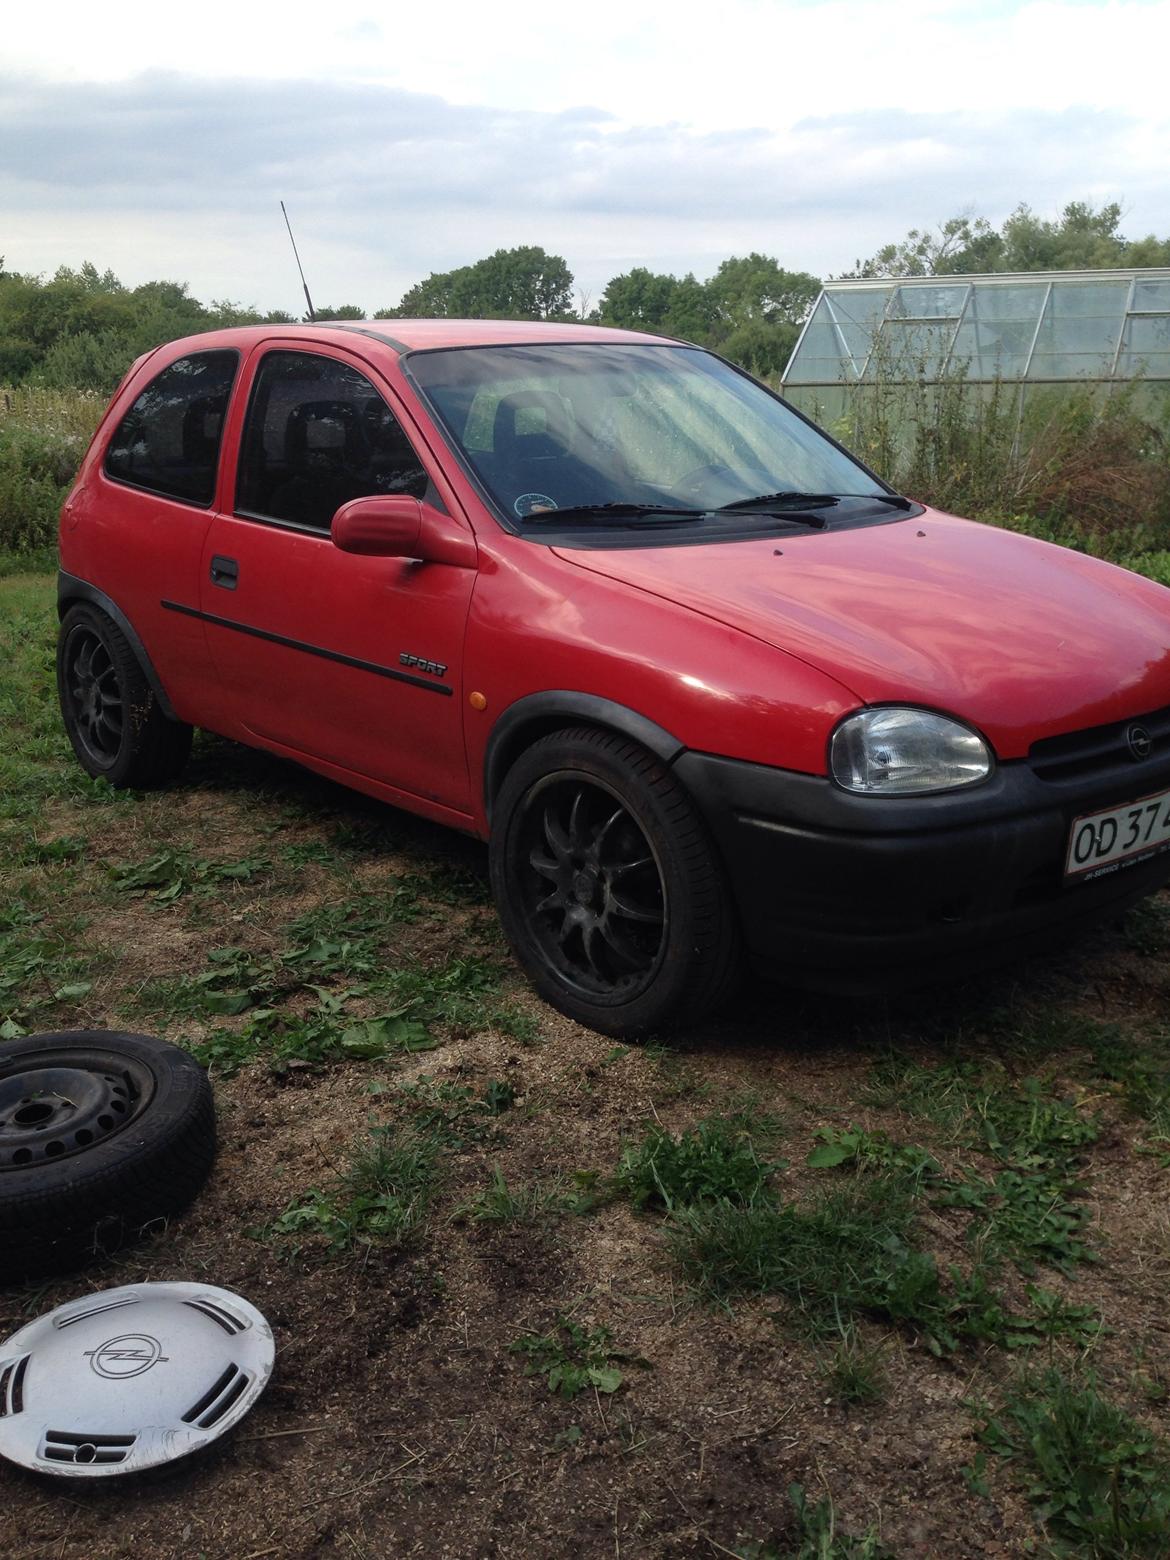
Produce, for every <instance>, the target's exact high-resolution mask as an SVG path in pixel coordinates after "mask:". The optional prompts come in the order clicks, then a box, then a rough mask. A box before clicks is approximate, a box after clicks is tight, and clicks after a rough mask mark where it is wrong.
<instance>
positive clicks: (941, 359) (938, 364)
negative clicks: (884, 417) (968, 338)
mask: <svg viewBox="0 0 1170 1560" xmlns="http://www.w3.org/2000/svg"><path fill="white" fill-rule="evenodd" d="M954 334H955V321H954V320H953V319H942V320H938V321H934V320H886V322H885V324H884V325H883V326H882V328H881V334H880V335H879V337H878V344H877V346H876V348H875V349H874V351H873V353H872V355H871V357H870V360H869V363H868V364H867V365H866V370H865V377H866V378H867V379H876V378H879V377H880V378H893V379H896V380H900V379H937V378H938V377H939V375H940V374H941V373H942V371H943V369H944V368H945V367H946V361H947V356H948V354H949V352H950V350H951V341H952V340H953V338H954Z"/></svg>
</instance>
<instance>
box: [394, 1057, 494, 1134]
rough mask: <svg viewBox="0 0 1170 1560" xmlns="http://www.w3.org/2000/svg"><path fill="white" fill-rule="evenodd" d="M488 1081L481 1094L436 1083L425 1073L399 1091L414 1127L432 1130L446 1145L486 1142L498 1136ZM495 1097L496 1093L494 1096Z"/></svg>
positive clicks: (455, 1086)
mask: <svg viewBox="0 0 1170 1560" xmlns="http://www.w3.org/2000/svg"><path fill="white" fill-rule="evenodd" d="M493 1087H496V1088H498V1087H500V1086H499V1085H495V1086H493V1085H492V1084H489V1085H488V1086H487V1089H486V1090H485V1091H484V1093H483V1094H482V1095H477V1094H476V1093H475V1091H474V1090H473V1089H470V1088H468V1086H467V1085H466V1084H462V1083H438V1082H436V1080H435V1079H434V1078H432V1077H431V1076H430V1075H429V1074H427V1073H424V1074H423V1076H422V1077H421V1078H419V1079H418V1081H417V1082H416V1083H411V1084H404V1085H403V1087H402V1089H401V1091H400V1093H401V1096H402V1099H403V1101H404V1103H405V1104H406V1106H407V1108H408V1110H409V1112H410V1114H411V1118H412V1119H413V1121H414V1123H415V1125H416V1127H417V1128H418V1129H419V1130H420V1131H423V1132H428V1133H433V1134H434V1135H435V1136H436V1137H438V1138H439V1139H440V1140H441V1141H442V1142H443V1143H444V1144H445V1145H446V1146H447V1147H448V1148H455V1149H462V1148H466V1147H467V1146H468V1144H471V1143H487V1142H490V1141H492V1139H494V1138H496V1137H498V1136H499V1128H498V1126H497V1125H496V1121H497V1118H498V1116H499V1114H500V1112H499V1110H498V1109H497V1108H496V1101H495V1100H493V1099H492V1098H490V1096H491V1091H492V1089H493ZM496 1099H498V1096H496Z"/></svg>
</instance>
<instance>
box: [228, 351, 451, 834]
mask: <svg viewBox="0 0 1170 1560" xmlns="http://www.w3.org/2000/svg"><path fill="white" fill-rule="evenodd" d="M370 372H371V370H370V369H369V366H368V365H366V364H364V363H361V360H360V359H354V358H350V357H349V356H348V355H347V354H345V353H344V352H343V351H341V350H335V349H333V348H327V349H317V348H315V347H312V348H303V347H301V346H300V344H298V345H297V347H296V348H295V349H294V348H293V347H292V346H291V345H289V346H284V345H269V346H267V347H263V348H261V349H260V350H259V351H258V352H257V353H256V354H255V355H254V356H253V358H252V360H251V361H250V362H249V364H248V367H247V375H248V382H247V383H246V385H245V386H244V389H245V390H246V392H247V396H248V401H247V412H246V415H245V418H244V423H243V428H242V431H241V433H240V438H239V445H238V448H239V458H238V472H237V479H236V485H235V501H234V508H233V509H232V511H231V512H230V513H226V512H225V513H222V514H217V515H215V516H214V517H213V520H212V524H211V527H210V529H209V531H208V534H207V538H206V541H205V544H204V557H203V567H202V590H201V602H200V605H201V615H202V617H203V620H204V623H205V625H206V632H207V636H208V645H209V647H210V651H211V655H212V658H213V660H214V662H215V665H216V668H217V670H218V673H219V676H220V679H221V681H222V683H223V686H224V693H225V697H227V698H229V699H230V700H231V702H232V706H233V709H234V711H235V713H236V717H237V719H238V721H239V723H240V725H241V726H242V727H243V729H244V732H245V734H246V735H249V736H254V737H256V738H258V739H259V740H260V741H261V743H263V744H264V745H265V746H268V747H273V748H276V749H279V750H282V751H285V752H287V753H289V754H291V755H292V756H295V757H298V758H303V759H306V760H308V761H311V762H313V763H314V764H315V766H316V767H327V768H328V769H329V770H330V772H332V773H335V774H336V775H337V777H338V778H340V779H347V778H349V777H351V776H352V777H354V779H355V782H360V780H362V779H365V780H373V781H376V782H378V784H379V786H381V787H388V788H391V789H392V790H393V791H395V792H397V793H400V794H401V795H402V797H403V799H404V800H406V801H407V802H408V803H412V802H413V803H416V804H417V803H421V804H422V807H423V810H425V811H430V812H442V811H444V810H451V811H454V812H456V813H459V814H466V813H468V812H469V811H470V787H469V782H468V772H467V762H466V755H465V752H464V745H463V726H462V710H461V703H462V700H461V655H462V646H463V637H464V626H465V622H466V618H467V612H468V607H469V604H470V600H471V592H472V588H473V585H474V582H475V570H474V568H471V567H458V566H456V565H454V564H449V563H435V562H420V561H419V560H417V559H408V558H375V557H366V556H356V555H353V554H347V553H343V552H341V551H340V550H339V549H338V548H336V547H334V545H333V543H332V541H331V539H330V523H331V521H332V518H333V515H334V513H335V512H336V511H337V509H338V508H339V507H340V505H341V504H343V503H345V502H347V501H348V500H349V499H353V498H359V497H364V496H367V495H373V494H407V495H411V496H414V497H416V498H419V499H423V500H425V501H427V502H429V503H431V504H432V505H434V506H435V507H436V508H439V509H443V508H444V504H443V499H442V497H441V494H440V491H439V488H438V487H437V486H436V483H435V479H434V475H433V473H432V469H431V467H430V465H429V464H428V463H429V462H430V460H431V457H430V455H429V453H428V454H427V455H426V456H425V457H424V458H420V455H419V453H418V451H417V450H416V448H415V446H414V444H413V443H412V442H411V439H410V437H409V436H408V434H407V432H406V430H405V428H404V426H403V419H402V416H401V415H400V412H401V408H400V407H398V406H397V405H394V406H392V405H391V398H392V396H391V392H390V391H389V390H388V389H386V388H382V389H379V388H378V387H376V386H375V385H374V383H373V382H372V380H371V378H370V377H369V375H370ZM446 518H447V521H448V523H449V524H450V525H451V527H452V528H453V530H455V531H458V532H461V533H463V534H464V535H466V536H467V537H470V536H471V532H470V528H469V527H468V526H467V524H466V521H464V520H463V519H462V518H461V517H457V516H455V515H454V514H451V513H450V512H449V511H447V514H446ZM420 663H421V664H420Z"/></svg>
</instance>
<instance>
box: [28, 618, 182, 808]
mask: <svg viewBox="0 0 1170 1560" xmlns="http://www.w3.org/2000/svg"><path fill="white" fill-rule="evenodd" d="M57 696H58V698H59V700H60V703H61V715H62V718H63V720H64V722H65V730H66V732H67V733H68V734H69V740H70V742H71V743H72V744H73V751H74V752H75V753H76V754H77V758H78V762H79V763H80V764H81V767H82V768H83V769H84V770H85V771H86V772H87V773H88V774H91V775H93V776H94V777H95V779H96V778H103V779H106V780H108V781H109V782H110V784H111V785H113V786H118V787H125V786H133V787H135V788H136V789H141V790H149V789H150V788H151V787H153V786H158V785H164V784H165V783H166V782H167V781H168V780H173V779H174V778H175V776H176V775H178V774H179V773H180V771H181V770H182V768H183V766H184V764H186V762H187V759H188V757H189V756H190V753H191V736H192V731H191V727H190V726H188V725H186V724H185V723H183V722H182V721H175V720H170V719H168V717H167V716H166V715H164V714H163V712H162V710H161V709H160V708H159V706H158V700H157V699H156V697H155V694H154V689H153V688H152V687H151V686H150V683H149V682H148V681H147V678H146V675H145V674H144V672H143V670H142V667H141V666H140V664H139V661H138V657H137V656H136V655H135V654H134V651H133V650H132V649H131V648H130V644H129V641H128V640H127V638H126V636H125V634H123V632H122V630H121V629H120V628H119V627H118V625H117V624H116V623H115V622H114V621H113V619H112V618H109V617H107V616H106V614H105V613H104V612H102V611H101V610H100V609H99V608H98V607H92V606H90V605H89V604H88V603H86V602H78V603H77V604H76V605H74V606H72V607H70V608H69V611H68V612H66V614H65V616H64V618H62V620H61V629H60V633H59V634H58V637H57Z"/></svg>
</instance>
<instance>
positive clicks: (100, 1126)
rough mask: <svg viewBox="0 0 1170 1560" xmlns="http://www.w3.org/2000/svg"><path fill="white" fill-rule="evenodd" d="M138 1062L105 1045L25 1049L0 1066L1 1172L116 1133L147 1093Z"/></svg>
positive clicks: (50, 1159)
mask: <svg viewBox="0 0 1170 1560" xmlns="http://www.w3.org/2000/svg"><path fill="white" fill-rule="evenodd" d="M154 1089H155V1080H154V1074H153V1073H152V1072H151V1070H150V1068H149V1067H147V1066H146V1065H145V1064H144V1063H142V1062H139V1061H136V1060H134V1059H132V1058H130V1057H124V1056H117V1055H115V1054H113V1053H112V1052H109V1051H101V1050H88V1049H86V1050H81V1049H78V1050H75V1049H73V1048H71V1047H63V1048H62V1049H61V1050H59V1051H57V1050H53V1051H32V1052H26V1053H25V1055H23V1056H17V1057H14V1058H12V1059H11V1061H9V1062H7V1064H6V1065H5V1066H2V1067H0V1175H2V1174H3V1173H4V1172H5V1171H6V1170H28V1169H30V1168H34V1167H36V1166H41V1165H47V1164H55V1163H56V1162H57V1161H58V1160H61V1159H68V1158H70V1157H71V1156H72V1155H74V1154H80V1153H84V1152H85V1151H86V1150H87V1149H90V1148H93V1147H95V1146H96V1145H97V1144H98V1143H101V1142H103V1141H105V1140H106V1139H108V1138H112V1137H117V1136H118V1135H119V1134H120V1133H121V1132H124V1131H125V1129H126V1128H127V1127H128V1126H130V1125H131V1123H132V1122H134V1121H136V1120H137V1118H138V1117H139V1116H140V1115H141V1114H142V1112H143V1111H144V1110H145V1108H146V1106H147V1105H148V1103H149V1102H150V1100H151V1099H152V1098H153V1096H154Z"/></svg>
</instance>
